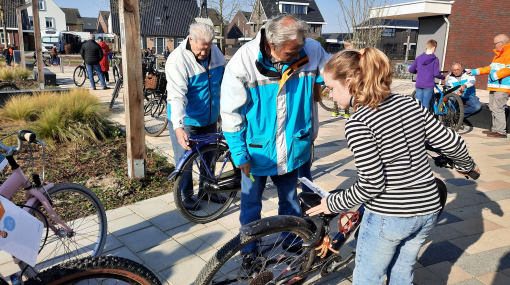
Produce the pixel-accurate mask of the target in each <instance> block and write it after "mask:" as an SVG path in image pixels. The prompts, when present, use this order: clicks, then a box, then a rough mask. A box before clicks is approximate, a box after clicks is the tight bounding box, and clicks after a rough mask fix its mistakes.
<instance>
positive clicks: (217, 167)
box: [174, 145, 241, 224]
mask: <svg viewBox="0 0 510 285" xmlns="http://www.w3.org/2000/svg"><path fill="white" fill-rule="evenodd" d="M216 149H217V145H206V146H203V147H201V148H200V149H199V152H200V154H199V153H197V152H195V153H193V154H192V155H191V156H190V157H189V158H188V161H187V162H186V163H185V164H184V166H183V167H182V173H181V174H180V175H179V177H178V178H177V179H176V181H175V184H174V201H175V205H176V207H177V210H179V213H181V215H182V216H183V217H184V218H185V219H186V220H188V221H190V222H192V223H196V224H205V223H208V222H211V221H214V220H215V219H216V218H218V217H219V216H220V215H221V214H223V213H224V212H225V211H226V210H227V209H228V207H229V206H230V205H231V204H232V202H233V201H234V197H235V196H236V194H237V192H225V193H221V194H220V195H221V196H220V197H221V199H219V200H221V202H220V203H214V202H212V201H211V197H210V195H206V194H204V193H203V191H201V189H200V188H202V185H203V184H204V182H211V181H212V179H211V178H210V177H211V176H210V175H209V174H208V172H207V170H206V168H205V164H204V162H203V161H202V160H201V159H200V155H201V157H203V158H204V159H210V161H211V164H210V166H209V170H210V172H211V175H212V176H213V177H218V176H220V174H221V176H220V177H229V176H230V175H236V174H239V179H240V178H241V172H240V170H239V169H237V168H236V166H235V165H234V161H233V160H232V158H230V157H229V156H228V155H229V153H230V152H229V150H228V148H227V147H225V146H222V145H220V146H219V148H218V153H216ZM190 176H191V177H190ZM186 178H189V180H188V181H185V179H186ZM191 179H193V180H200V183H199V187H198V189H193V190H190V191H191V192H190V193H189V194H190V196H189V197H188V198H186V197H184V195H183V194H182V192H181V187H182V185H183V182H187V183H188V186H189V187H193V184H194V183H193V182H192V181H190V180H191ZM212 195H216V194H212ZM216 197H218V196H216ZM189 198H191V199H193V202H194V203H195V204H194V205H193V209H186V208H185V207H184V204H183V203H184V199H189Z"/></svg>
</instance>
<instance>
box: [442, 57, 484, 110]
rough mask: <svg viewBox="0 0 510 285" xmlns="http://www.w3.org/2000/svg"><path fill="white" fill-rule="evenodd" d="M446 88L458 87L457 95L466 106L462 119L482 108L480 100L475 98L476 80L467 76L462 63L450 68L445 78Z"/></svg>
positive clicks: (455, 63)
mask: <svg viewBox="0 0 510 285" xmlns="http://www.w3.org/2000/svg"><path fill="white" fill-rule="evenodd" d="M445 84H446V86H448V87H449V88H452V87H455V86H459V85H461V86H460V88H459V89H457V95H459V96H460V98H461V99H462V102H463V104H464V105H468V107H467V108H465V109H464V118H467V117H469V116H471V115H473V114H475V113H477V112H478V111H480V109H481V108H482V103H480V99H478V97H477V96H476V88H475V84H476V78H475V77H474V76H473V75H469V74H467V72H466V71H465V70H464V67H463V66H462V62H454V63H453V65H452V68H451V73H450V74H449V75H448V76H447V77H446V83H445Z"/></svg>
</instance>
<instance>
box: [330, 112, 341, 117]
mask: <svg viewBox="0 0 510 285" xmlns="http://www.w3.org/2000/svg"><path fill="white" fill-rule="evenodd" d="M338 115H340V114H339V113H335V112H333V113H331V117H336V116H338Z"/></svg>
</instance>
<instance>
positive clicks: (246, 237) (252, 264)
mask: <svg viewBox="0 0 510 285" xmlns="http://www.w3.org/2000/svg"><path fill="white" fill-rule="evenodd" d="M427 149H428V150H430V151H433V152H436V153H438V156H436V157H434V156H431V157H432V158H433V160H434V162H435V164H436V165H437V166H438V167H446V168H451V167H453V161H451V160H450V159H449V158H447V157H446V156H444V155H443V154H441V152H440V151H439V150H435V149H432V148H430V147H429V146H427ZM468 175H469V176H470V177H471V178H473V179H478V177H479V174H478V173H476V172H474V171H472V172H470V173H468ZM436 181H438V180H436ZM438 186H439V187H440V188H441V190H440V191H439V192H440V196H441V204H442V206H443V207H444V204H445V202H446V195H447V192H446V186H445V185H444V183H442V182H441V181H440V180H439V181H438ZM338 191H343V190H335V191H332V192H331V193H334V192H338ZM174 193H175V190H174ZM298 197H299V201H300V204H301V208H302V212H303V213H305V212H306V211H307V210H309V209H311V208H313V207H316V206H318V205H320V203H321V200H322V197H321V196H319V195H317V194H315V193H306V192H302V193H300V194H299V196H298ZM364 211H365V209H364V206H363V205H361V206H356V207H355V208H353V209H350V210H347V211H343V212H341V213H338V214H330V215H324V214H321V215H318V216H313V217H309V216H307V215H305V216H304V218H300V217H294V216H283V215H282V216H273V217H269V218H265V219H262V220H258V221H255V222H252V223H249V224H247V225H245V226H243V227H241V228H240V229H239V234H238V235H237V236H236V237H234V238H233V239H232V240H230V241H229V242H228V243H227V244H225V245H224V246H223V247H222V248H221V249H220V250H219V251H218V252H216V253H215V254H214V256H213V257H212V258H211V259H210V260H209V261H208V262H207V264H206V265H205V266H204V267H203V268H202V270H201V271H200V273H199V275H198V277H197V278H196V280H195V282H194V283H193V284H195V285H207V284H222V285H228V284H266V285H267V284H271V285H275V284H294V285H296V284H300V285H303V284H309V285H311V284H315V283H316V282H318V281H320V280H322V279H323V278H326V277H328V276H330V275H331V274H333V273H335V272H337V271H338V270H340V269H342V268H344V267H345V266H346V265H347V264H349V263H350V262H351V261H352V260H353V259H354V257H355V255H356V252H355V250H352V251H351V250H349V251H347V248H345V249H344V248H343V246H344V245H345V244H346V243H347V242H348V241H350V240H351V239H353V238H356V236H357V233H358V229H359V226H360V224H361V222H362V220H363V214H364ZM337 217H338V219H336V218H337ZM333 220H335V221H338V222H339V232H338V233H336V234H335V235H334V237H333V238H332V239H330V238H329V236H330V234H331V233H330V226H329V225H330V223H331V222H332V221H333ZM252 243H255V245H256V250H255V251H254V252H253V254H252V255H249V254H242V253H241V249H242V248H244V247H245V246H247V245H248V244H252ZM346 251H347V252H346ZM243 257H244V258H243Z"/></svg>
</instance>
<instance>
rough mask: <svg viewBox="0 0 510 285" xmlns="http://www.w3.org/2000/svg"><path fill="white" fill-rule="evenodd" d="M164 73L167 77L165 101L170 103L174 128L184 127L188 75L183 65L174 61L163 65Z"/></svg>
mask: <svg viewBox="0 0 510 285" xmlns="http://www.w3.org/2000/svg"><path fill="white" fill-rule="evenodd" d="M165 73H166V78H167V82H168V83H167V85H166V90H167V93H168V97H167V101H168V103H169V104H170V110H171V115H170V116H171V118H169V119H170V120H171V121H172V124H173V126H174V130H175V129H177V128H183V127H184V117H185V116H186V105H187V104H188V99H187V98H186V94H187V93H188V75H187V73H188V72H187V70H185V68H184V67H182V66H179V65H177V64H175V63H167V64H166V65H165Z"/></svg>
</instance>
